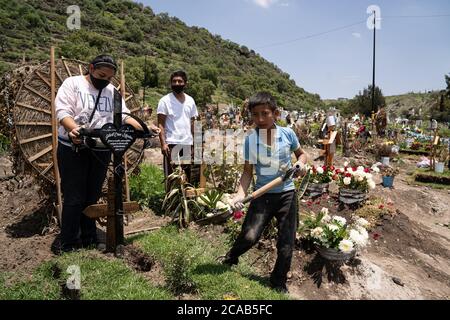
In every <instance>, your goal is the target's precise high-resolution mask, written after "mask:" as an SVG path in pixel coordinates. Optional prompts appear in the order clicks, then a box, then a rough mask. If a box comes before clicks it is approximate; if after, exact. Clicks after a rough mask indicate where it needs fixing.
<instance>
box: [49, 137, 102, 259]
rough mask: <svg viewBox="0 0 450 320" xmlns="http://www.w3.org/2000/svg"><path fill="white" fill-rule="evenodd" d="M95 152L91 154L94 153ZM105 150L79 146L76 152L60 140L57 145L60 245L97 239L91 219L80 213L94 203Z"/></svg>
mask: <svg viewBox="0 0 450 320" xmlns="http://www.w3.org/2000/svg"><path fill="white" fill-rule="evenodd" d="M94 153H95V155H94ZM110 160H111V153H110V152H109V151H92V150H89V149H82V150H79V151H78V152H75V151H73V150H72V148H71V147H68V146H65V145H63V144H61V143H60V144H59V145H58V166H59V173H60V175H61V189H62V193H63V197H64V202H63V209H62V222H61V247H62V249H63V250H70V249H71V248H74V247H77V246H78V245H79V242H80V240H81V243H82V245H84V246H88V245H91V244H95V243H96V242H97V234H96V225H95V220H94V219H91V218H88V217H87V216H85V215H84V214H83V210H84V209H85V208H86V207H88V206H90V205H92V204H95V203H97V201H98V199H99V197H100V195H101V192H102V186H103V182H104V180H105V177H106V171H107V169H108V163H109V162H110Z"/></svg>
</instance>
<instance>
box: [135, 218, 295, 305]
mask: <svg viewBox="0 0 450 320" xmlns="http://www.w3.org/2000/svg"><path fill="white" fill-rule="evenodd" d="M132 240H134V241H135V242H136V243H138V244H139V245H140V246H141V247H142V249H143V250H144V251H146V252H147V253H149V254H150V255H152V256H154V257H155V258H156V259H157V260H159V261H160V262H161V263H162V265H163V267H164V268H165V269H167V267H168V266H171V265H172V264H173V262H174V260H173V255H174V253H178V254H184V255H185V258H186V260H188V261H189V263H188V265H186V266H185V268H186V270H182V272H184V275H183V278H182V280H183V281H185V280H186V277H185V276H186V275H187V278H189V279H190V280H192V281H193V283H194V284H195V288H196V289H195V292H196V294H198V296H199V298H200V299H224V297H226V296H227V295H231V296H233V297H237V298H238V299H244V300H247V299H248V300H253V299H261V300H279V299H287V298H288V296H287V295H284V294H280V293H277V292H275V291H273V290H272V289H270V288H269V287H268V286H267V285H268V283H267V279H265V278H262V277H260V276H258V275H257V274H255V269H254V268H252V267H250V265H249V262H248V260H247V259H248V254H247V255H244V256H243V257H241V259H240V260H241V261H240V263H239V265H238V266H236V267H233V268H229V267H227V266H223V265H221V264H220V263H218V262H217V260H216V259H217V257H219V256H221V255H224V254H225V253H226V251H227V250H228V249H229V247H228V245H227V244H226V243H227V238H226V235H224V234H221V235H218V236H215V238H214V240H212V241H211V240H206V239H203V238H200V237H199V235H198V234H197V233H196V232H194V231H192V230H179V229H178V228H176V227H174V226H169V227H165V228H162V229H160V230H158V231H156V232H153V233H151V234H147V235H140V236H136V237H134V238H133V239H132ZM178 271H179V272H180V270H179V269H178ZM166 276H167V275H166Z"/></svg>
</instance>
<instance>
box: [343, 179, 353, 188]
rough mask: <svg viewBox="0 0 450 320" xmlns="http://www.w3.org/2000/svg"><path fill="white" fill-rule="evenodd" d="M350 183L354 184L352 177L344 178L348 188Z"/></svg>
mask: <svg viewBox="0 0 450 320" xmlns="http://www.w3.org/2000/svg"><path fill="white" fill-rule="evenodd" d="M350 183H352V178H350V177H345V178H344V184H345V185H346V186H348V185H349V184H350Z"/></svg>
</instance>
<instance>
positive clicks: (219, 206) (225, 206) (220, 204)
mask: <svg viewBox="0 0 450 320" xmlns="http://www.w3.org/2000/svg"><path fill="white" fill-rule="evenodd" d="M229 208H230V206H229V205H228V204H225V203H223V202H222V201H217V203H216V209H219V210H223V209H229Z"/></svg>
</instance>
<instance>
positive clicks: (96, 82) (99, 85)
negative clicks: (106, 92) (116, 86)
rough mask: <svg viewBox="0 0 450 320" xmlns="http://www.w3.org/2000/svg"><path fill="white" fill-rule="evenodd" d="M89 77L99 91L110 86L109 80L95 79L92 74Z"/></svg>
mask: <svg viewBox="0 0 450 320" xmlns="http://www.w3.org/2000/svg"><path fill="white" fill-rule="evenodd" d="M89 77H90V78H91V82H92V84H93V85H94V87H95V88H96V89H98V90H102V89H105V88H106V87H107V86H108V84H109V80H104V79H98V78H95V77H94V76H93V75H92V73H89Z"/></svg>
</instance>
